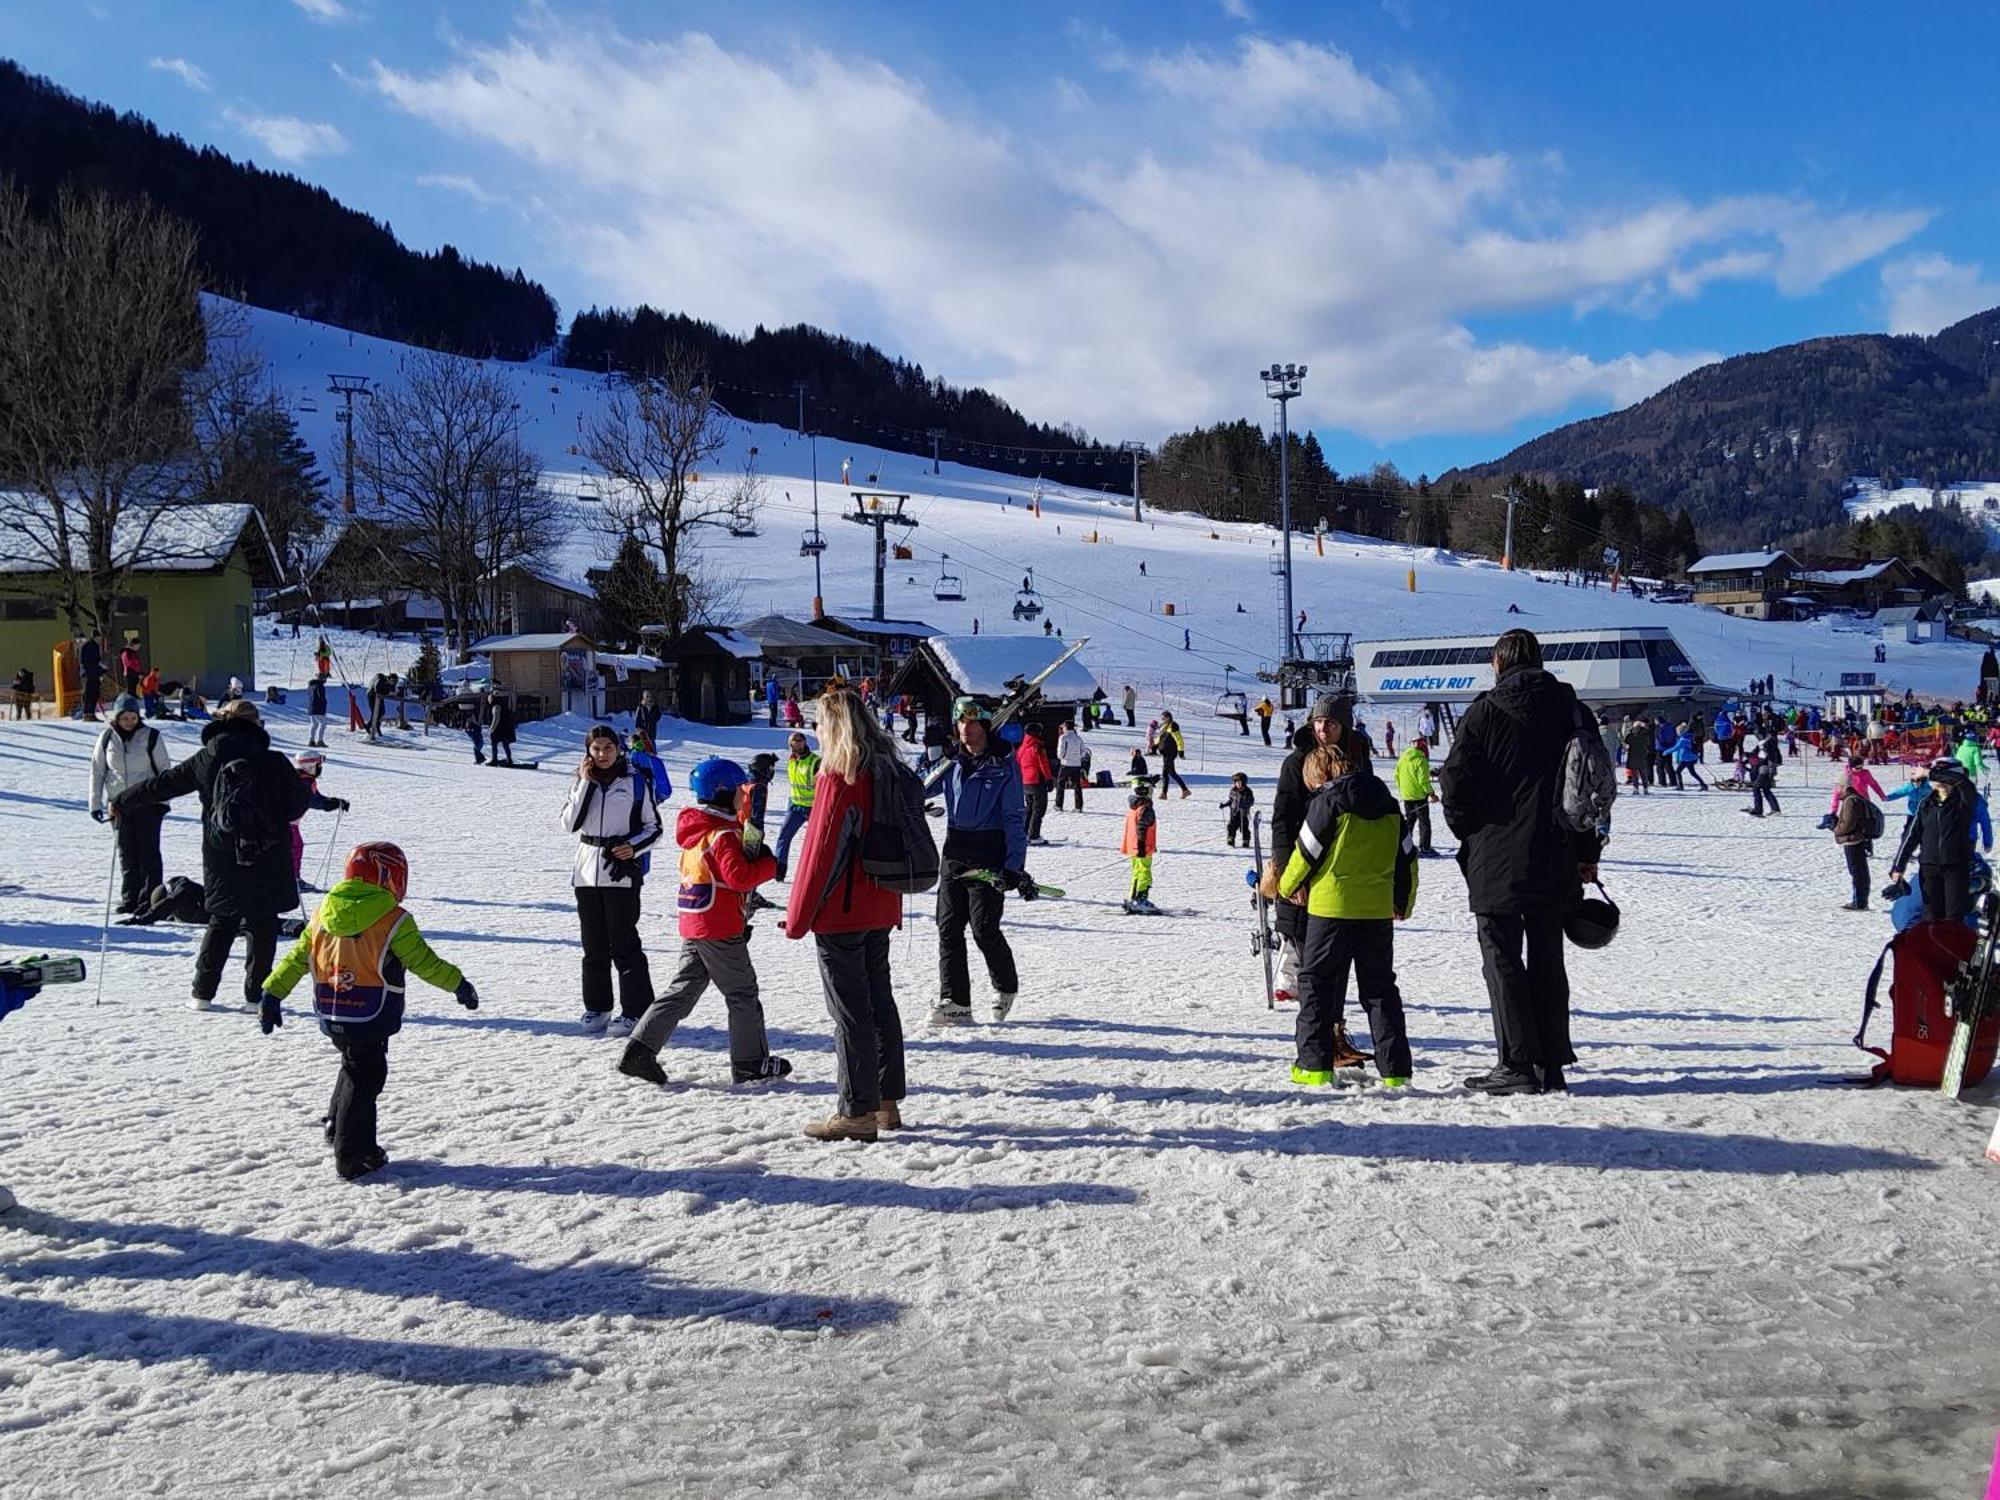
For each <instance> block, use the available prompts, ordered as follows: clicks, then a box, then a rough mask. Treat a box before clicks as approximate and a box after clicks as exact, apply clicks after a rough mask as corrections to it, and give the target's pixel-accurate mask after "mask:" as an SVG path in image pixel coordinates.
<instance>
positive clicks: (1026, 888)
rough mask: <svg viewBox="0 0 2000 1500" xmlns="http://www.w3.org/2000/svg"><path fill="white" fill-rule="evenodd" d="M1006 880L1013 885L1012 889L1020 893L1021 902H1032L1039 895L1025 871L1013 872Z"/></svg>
mask: <svg viewBox="0 0 2000 1500" xmlns="http://www.w3.org/2000/svg"><path fill="white" fill-rule="evenodd" d="M1007 878H1008V879H1009V880H1011V881H1012V882H1013V883H1014V889H1015V890H1016V891H1018V892H1019V893H1020V896H1021V899H1022V900H1023V901H1033V900H1034V899H1035V898H1036V897H1037V896H1039V895H1041V892H1040V891H1038V890H1036V889H1035V882H1034V881H1033V880H1032V879H1031V878H1029V875H1028V872H1027V871H1026V870H1015V871H1013V872H1011V873H1010V874H1009V875H1008V877H1007Z"/></svg>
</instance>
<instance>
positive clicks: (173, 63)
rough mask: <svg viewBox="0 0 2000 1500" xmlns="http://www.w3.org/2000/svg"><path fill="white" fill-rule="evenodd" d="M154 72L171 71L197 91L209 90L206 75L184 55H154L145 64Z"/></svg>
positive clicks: (205, 91) (204, 92)
mask: <svg viewBox="0 0 2000 1500" xmlns="http://www.w3.org/2000/svg"><path fill="white" fill-rule="evenodd" d="M146 66H147V67H149V68H151V69H153V71H154V72H156V73H171V74H173V75H174V77H176V78H178V79H179V80H180V81H181V82H182V83H184V84H186V85H187V86H188V87H189V88H191V89H194V90H195V91H196V92H198V93H203V94H206V93H207V92H208V91H209V84H208V75H207V74H206V73H204V72H202V70H201V69H200V68H197V67H196V66H195V65H194V64H193V63H191V62H189V61H188V60H187V59H186V58H185V57H156V58H154V59H153V60H152V61H151V62H149V63H148V64H146Z"/></svg>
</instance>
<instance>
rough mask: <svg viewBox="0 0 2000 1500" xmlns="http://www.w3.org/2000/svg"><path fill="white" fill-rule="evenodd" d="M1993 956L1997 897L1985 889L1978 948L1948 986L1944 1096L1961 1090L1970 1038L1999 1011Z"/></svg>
mask: <svg viewBox="0 0 2000 1500" xmlns="http://www.w3.org/2000/svg"><path fill="white" fill-rule="evenodd" d="M1996 957H2000V896H1996V895H1995V894H1994V893H1993V892H1991V891H1988V892H1987V893H1986V894H1985V895H1984V896H1982V897H1980V899H1979V948H1978V950H1977V952H1976V953H1975V954H1974V956H1973V959H1972V961H1971V962H1970V963H1968V964H1967V965H1966V966H1965V967H1964V968H1962V969H1960V970H1959V972H1958V976H1957V977H1956V978H1955V979H1954V980H1953V981H1952V985H1951V994H1950V1001H1951V1014H1952V1019H1953V1021H1954V1023H1955V1024H1954V1025H1953V1027H1952V1033H1951V1049H1950V1050H1949V1051H1948V1052H1946V1053H1945V1058H1944V1077H1943V1078H1941V1079H1939V1080H1938V1091H1939V1092H1940V1093H1942V1094H1943V1095H1944V1096H1945V1097H1946V1098H1947V1099H1956V1098H1958V1097H1959V1096H1960V1095H1962V1094H1963V1093H1964V1092H1965V1066H1966V1063H1967V1061H1968V1060H1969V1059H1970V1058H1971V1056H1972V1043H1973V1039H1974V1037H1975V1036H1976V1035H1977V1034H1978V1031H1979V1028H1980V1027H1981V1026H1982V1025H1984V1024H1985V1022H1986V1021H1987V1020H1988V1019H1989V1018H1990V1017H1991V1016H1992V1015H1993V1014H1994V1013H1995V1012H1996V1011H2000V983H1996V976H1995V974H1994V972H1993V965H1994V962H1995V959H1996ZM1989 1154H1990V1153H1989Z"/></svg>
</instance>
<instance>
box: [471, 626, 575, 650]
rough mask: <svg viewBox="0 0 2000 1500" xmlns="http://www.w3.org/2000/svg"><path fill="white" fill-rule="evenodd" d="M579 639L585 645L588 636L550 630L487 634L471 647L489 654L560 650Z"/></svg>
mask: <svg viewBox="0 0 2000 1500" xmlns="http://www.w3.org/2000/svg"><path fill="white" fill-rule="evenodd" d="M578 641H581V642H582V643H583V644H584V645H585V646H586V647H587V646H589V645H590V637H589V636H587V635H580V634H578V633H577V632H575V631H561V630H552V631H549V632H547V633H545V634H542V635H489V636H488V637H486V639H485V640H483V641H474V642H473V643H472V649H473V650H474V651H478V652H481V653H483V654H485V655H487V656H491V655H492V654H493V653H494V652H496V651H560V650H562V649H563V647H565V646H568V645H570V644H572V643H574V642H578Z"/></svg>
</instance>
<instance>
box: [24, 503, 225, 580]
mask: <svg viewBox="0 0 2000 1500" xmlns="http://www.w3.org/2000/svg"><path fill="white" fill-rule="evenodd" d="M46 504H47V502H46V501H42V500H38V499H36V498H35V497H33V496H29V495H22V494H19V493H18V492H17V493H15V494H11V495H9V496H7V497H6V499H5V501H0V507H5V506H8V505H12V506H18V507H19V508H21V509H24V510H28V511H31V512H35V513H39V512H40V510H41V508H42V507H43V506H45V505H46ZM256 514H257V512H256V510H255V509H254V508H253V507H251V506H248V505H175V506H170V507H168V508H166V509H164V510H160V511H157V512H149V511H145V510H127V511H126V512H125V513H124V514H122V515H121V516H119V518H118V529H117V533H116V535H115V536H114V537H113V540H112V549H111V555H112V558H113V560H114V561H115V562H116V563H117V564H118V565H120V566H125V565H127V564H129V565H130V566H131V568H132V570H133V571H134V572H137V573H205V572H207V571H208V570H209V569H211V568H219V567H221V566H222V565H223V564H224V563H226V562H228V561H229V556H230V554H231V553H232V552H234V551H235V550H236V543H237V540H238V539H239V538H240V537H241V536H242V535H243V528H244V527H245V526H247V525H249V524H250V518H251V517H252V516H254V515H256ZM148 520H150V521H151V522H152V524H151V526H150V527H149V526H148V525H147V522H148ZM80 545H81V539H80V538H79V539H78V541H77V542H76V543H74V544H72V553H73V556H74V557H75V560H76V563H77V566H79V567H81V566H83V565H84V563H85V559H84V557H83V555H82V553H81V552H79V551H76V550H75V548H76V547H79V546H80ZM44 571H46V569H45V568H44V567H43V565H42V562H41V560H40V559H38V558H36V557H32V556H30V557H16V556H0V573H41V572H44Z"/></svg>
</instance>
